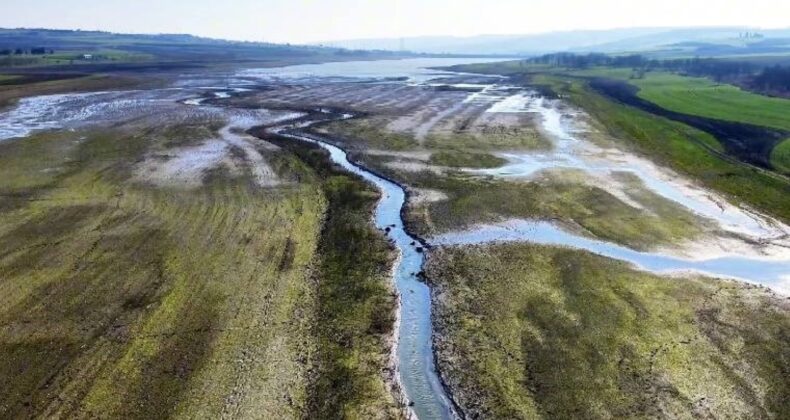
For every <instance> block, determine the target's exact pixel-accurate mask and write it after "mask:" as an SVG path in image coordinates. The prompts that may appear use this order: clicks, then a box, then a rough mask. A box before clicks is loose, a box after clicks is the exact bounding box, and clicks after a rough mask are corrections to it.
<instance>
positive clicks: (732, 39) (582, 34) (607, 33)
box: [323, 27, 790, 56]
mask: <svg viewBox="0 0 790 420" xmlns="http://www.w3.org/2000/svg"><path fill="white" fill-rule="evenodd" d="M746 34H749V35H753V36H754V35H759V36H760V37H759V38H758V37H754V38H746V37H745V36H746ZM773 38H790V29H784V30H760V29H754V28H746V27H715V28H713V27H712V28H629V29H611V30H596V31H567V32H551V33H543V34H528V35H480V36H472V37H413V38H404V39H395V38H393V39H359V40H343V41H332V42H325V43H323V45H330V46H333V47H342V48H364V49H380V50H389V51H397V50H400V49H401V48H403V49H406V50H409V51H414V52H420V53H447V54H503V55H524V56H527V55H538V54H545V53H551V52H560V51H577V52H586V51H597V52H621V51H645V50H662V49H667V47H669V46H670V45H673V44H678V43H684V42H686V43H688V42H699V43H704V44H705V47H709V46H710V45H711V44H713V45H718V44H723V45H729V46H738V45H748V44H751V43H756V42H761V41H765V40H768V39H773ZM684 51H686V50H684ZM691 52H692V53H693V52H694V51H693V50H692V51H691Z"/></svg>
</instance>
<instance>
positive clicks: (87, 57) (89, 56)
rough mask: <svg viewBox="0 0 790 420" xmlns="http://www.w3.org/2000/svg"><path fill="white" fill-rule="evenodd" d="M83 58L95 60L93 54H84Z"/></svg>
mask: <svg viewBox="0 0 790 420" xmlns="http://www.w3.org/2000/svg"><path fill="white" fill-rule="evenodd" d="M82 59H83V60H93V54H82Z"/></svg>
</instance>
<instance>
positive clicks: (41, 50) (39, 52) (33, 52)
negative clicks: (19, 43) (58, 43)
mask: <svg viewBox="0 0 790 420" xmlns="http://www.w3.org/2000/svg"><path fill="white" fill-rule="evenodd" d="M54 53H55V50H53V49H50V48H44V47H36V48H30V49H24V48H14V49H11V48H4V49H0V55H27V54H30V55H44V54H54Z"/></svg>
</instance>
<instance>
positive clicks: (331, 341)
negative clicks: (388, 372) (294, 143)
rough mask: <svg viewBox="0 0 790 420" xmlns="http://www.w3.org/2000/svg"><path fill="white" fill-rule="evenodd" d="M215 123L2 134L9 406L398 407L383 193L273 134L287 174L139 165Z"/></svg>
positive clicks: (158, 413) (256, 413)
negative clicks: (148, 173)
mask: <svg viewBox="0 0 790 420" xmlns="http://www.w3.org/2000/svg"><path fill="white" fill-rule="evenodd" d="M213 131H214V128H213V127H210V126H209V127H153V128H150V129H145V130H140V129H139V126H135V127H129V128H127V127H124V126H120V127H115V128H112V129H109V128H108V129H94V130H89V131H73V132H72V131H62V132H49V133H42V134H36V135H34V136H31V137H29V138H24V139H15V140H8V141H4V142H2V143H0V179H2V181H0V197H1V198H0V213H2V217H0V382H1V383H3V386H2V387H0V417H3V418H27V417H54V418H89V417H90V418H93V417H102V418H121V417H122V418H146V419H147V418H165V417H173V418H219V417H233V418H302V417H306V416H309V415H310V413H312V412H321V413H324V414H325V415H326V417H327V418H335V417H341V416H346V417H350V418H369V414H370V413H382V414H381V416H382V417H384V416H386V415H387V413H390V415H392V413H395V414H397V413H398V411H397V407H396V406H395V404H394V402H393V401H394V398H393V397H392V394H391V392H390V390H389V388H388V386H387V385H386V383H385V375H384V373H383V372H384V370H385V369H386V368H387V365H386V357H387V354H388V351H389V346H388V343H387V342H386V335H387V334H388V333H389V332H390V331H391V329H392V311H393V307H394V297H393V295H392V292H391V290H390V288H389V284H388V280H387V276H386V272H387V270H388V267H389V264H390V262H391V259H392V252H391V250H390V249H389V248H388V246H387V243H386V241H385V240H384V239H383V238H382V236H381V235H379V234H377V233H376V232H375V230H374V229H373V227H372V223H371V221H370V219H369V218H368V214H369V213H368V212H369V211H370V207H371V206H372V204H371V203H373V202H374V201H375V197H376V196H375V194H374V193H373V192H371V191H370V189H369V188H367V187H366V186H364V184H360V181H358V180H356V179H352V178H349V177H346V176H345V175H343V174H342V173H339V172H337V173H332V176H331V177H328V178H327V179H323V178H321V177H318V176H316V172H315V170H314V169H312V168H311V167H310V166H308V165H307V164H306V163H304V162H303V161H302V160H300V159H299V158H298V157H297V156H296V155H295V154H294V153H292V152H286V151H280V152H272V151H270V150H264V149H262V150H264V152H265V153H266V155H267V156H268V159H269V160H270V164H271V165H272V166H273V167H274V168H275V169H276V170H277V172H278V175H279V176H280V177H281V178H282V179H284V180H288V181H289V182H286V183H284V184H283V185H282V186H280V187H276V188H261V187H259V186H258V185H257V184H255V182H253V178H252V175H251V174H250V173H232V172H231V171H229V170H228V169H226V168H224V167H223V166H218V167H216V168H214V169H213V170H211V171H208V172H207V173H205V176H204V179H203V183H202V185H201V186H200V187H197V188H189V189H187V188H180V187H178V186H177V185H174V186H172V187H166V188H165V187H161V188H160V187H155V186H153V185H148V184H142V183H140V182H138V181H135V180H136V179H137V178H136V177H135V176H134V172H135V171H136V170H137V169H136V168H137V166H136V165H137V163H138V162H140V161H142V160H144V159H146V158H147V156H148V152H149V151H150V150H155V151H157V152H161V151H162V150H167V148H168V147H176V146H181V145H188V144H191V143H192V142H194V141H196V140H200V138H201V136H212V135H216V133H214V132H213ZM325 222H326V223H331V225H327V224H325ZM352 245H353V247H352ZM349 247H352V248H354V249H357V250H358V251H359V252H356V253H353V254H348V255H346V254H345V251H346V250H348V249H349ZM335 387H337V389H336V388H335ZM329 395H331V396H333V398H335V399H334V400H332V401H328V400H327V399H325V398H324V397H327V396H329ZM318 410H320V411H318Z"/></svg>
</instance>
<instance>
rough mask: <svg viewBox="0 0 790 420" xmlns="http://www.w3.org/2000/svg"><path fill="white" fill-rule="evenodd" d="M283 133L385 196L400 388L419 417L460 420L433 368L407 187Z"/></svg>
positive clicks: (382, 209)
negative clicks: (408, 226) (393, 257)
mask: <svg viewBox="0 0 790 420" xmlns="http://www.w3.org/2000/svg"><path fill="white" fill-rule="evenodd" d="M279 134H280V135H284V136H286V137H290V138H293V139H297V140H301V141H307V142H310V143H314V144H318V145H319V146H321V147H323V148H324V149H326V150H327V151H329V154H330V156H331V159H332V161H333V162H335V163H337V164H339V165H340V166H342V167H343V168H345V169H346V170H348V171H349V172H351V173H354V174H356V175H359V176H360V177H362V178H363V179H365V180H366V181H368V182H370V183H372V184H374V185H375V186H376V187H377V188H378V189H379V190H380V191H381V194H382V197H381V200H380V201H379V203H378V205H377V207H376V212H375V223H376V226H377V227H378V228H379V229H382V230H384V229H388V230H389V232H388V236H389V237H390V238H391V239H392V241H393V242H394V243H395V245H396V246H397V248H398V250H399V252H400V259H399V260H398V261H397V263H396V266H395V269H394V282H395V285H396V287H397V289H398V291H399V293H400V316H399V318H400V322H399V324H400V326H399V331H398V338H397V339H398V344H397V350H396V351H397V363H398V370H399V377H400V383H401V386H402V388H403V390H404V392H405V394H406V397H407V398H408V399H409V401H410V402H411V403H412V404H413V405H412V406H411V407H410V408H411V409H412V411H413V412H414V414H415V415H416V416H417V417H418V418H420V419H423V420H424V419H450V418H455V417H457V416H456V415H455V414H454V411H453V408H452V403H451V401H450V399H449V398H448V396H447V394H446V392H445V390H444V387H443V385H442V383H441V381H440V379H439V376H438V374H437V372H436V367H435V365H434V353H433V346H432V344H431V333H432V326H431V296H430V290H429V288H428V286H427V285H426V284H425V283H423V282H422V281H420V280H419V279H418V277H417V276H416V274H417V273H419V272H420V271H421V270H422V266H423V263H424V255H423V253H422V252H420V247H422V245H421V244H420V242H419V241H417V240H416V239H415V238H414V237H412V236H410V235H409V234H408V233H407V232H406V230H405V229H404V227H403V220H401V210H402V209H403V206H404V205H405V203H406V193H405V192H404V190H403V188H401V187H400V186H399V185H397V184H395V183H393V182H391V181H389V180H387V179H384V178H381V177H379V176H377V175H375V174H373V173H371V172H368V171H367V170H365V169H363V168H361V167H359V166H356V165H354V164H352V163H351V162H349V160H348V157H347V156H346V152H344V151H343V150H341V149H340V148H338V147H336V146H334V145H332V144H329V143H326V142H324V141H321V140H317V139H314V138H310V137H305V136H302V135H298V134H294V133H290V134H286V133H283V132H280V133H279Z"/></svg>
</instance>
